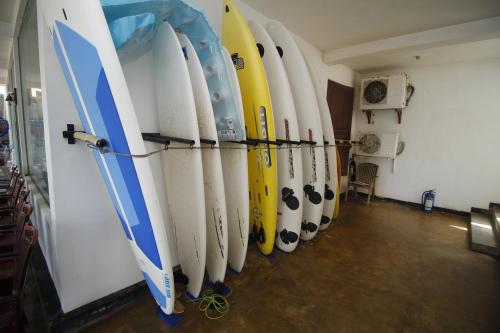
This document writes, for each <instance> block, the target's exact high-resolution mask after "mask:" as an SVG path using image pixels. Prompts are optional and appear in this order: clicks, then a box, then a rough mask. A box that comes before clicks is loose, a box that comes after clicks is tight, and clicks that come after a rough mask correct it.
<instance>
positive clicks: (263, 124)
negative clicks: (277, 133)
mask: <svg viewBox="0 0 500 333" xmlns="http://www.w3.org/2000/svg"><path fill="white" fill-rule="evenodd" d="M259 121H260V133H261V136H262V140H264V141H267V140H269V136H268V135H267V119H266V108H265V107H263V106H260V107H259ZM263 153H264V162H265V164H266V167H268V168H270V167H271V165H272V163H271V150H270V149H269V145H266V149H264V150H263Z"/></svg>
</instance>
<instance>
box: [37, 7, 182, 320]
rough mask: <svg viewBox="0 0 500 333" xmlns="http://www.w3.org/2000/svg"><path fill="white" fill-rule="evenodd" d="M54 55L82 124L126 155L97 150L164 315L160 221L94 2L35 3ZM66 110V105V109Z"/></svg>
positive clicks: (167, 265) (165, 276)
mask: <svg viewBox="0 0 500 333" xmlns="http://www.w3.org/2000/svg"><path fill="white" fill-rule="evenodd" d="M40 4H41V7H40V9H41V10H42V12H43V16H44V18H45V21H46V24H47V25H48V28H49V29H50V31H51V33H52V36H53V41H54V48H55V51H56V54H57V58H58V60H59V63H60V65H61V68H62V71H63V74H64V76H65V78H66V82H67V85H68V87H69V90H70V93H71V95H72V97H73V102H74V104H75V107H76V110H77V112H78V115H79V117H80V120H81V122H82V125H83V129H84V130H85V131H86V132H87V133H90V134H92V135H95V136H98V137H101V138H104V139H105V140H106V142H107V144H108V149H110V150H112V151H116V152H119V153H121V154H123V155H115V154H103V153H100V152H98V151H96V150H93V154H94V157H95V159H96V161H97V164H98V166H99V170H100V172H101V174H102V176H103V179H104V182H105V184H106V187H107V189H108V192H109V194H110V196H111V198H112V200H113V204H114V206H115V209H116V212H117V215H118V217H119V219H120V221H121V224H122V227H123V229H124V231H125V235H126V237H127V239H128V242H129V244H130V246H131V248H132V250H133V253H134V255H135V257H136V259H137V263H138V266H139V269H140V270H141V271H142V273H143V275H144V279H145V281H146V283H147V285H148V287H149V289H150V291H151V293H152V295H153V296H154V298H155V300H156V302H157V304H158V305H159V306H160V307H161V309H162V311H163V312H165V313H166V314H170V313H172V310H173V307H174V295H175V293H174V278H173V273H172V263H171V258H170V251H169V246H168V238H167V233H166V230H165V224H167V223H168V220H169V217H168V214H165V213H164V212H165V210H162V208H161V204H162V203H161V202H160V201H159V200H158V195H157V192H156V187H155V179H154V177H153V173H152V169H151V165H150V161H149V159H147V158H132V157H129V156H127V155H129V154H145V153H146V148H145V145H144V141H143V140H142V137H141V131H140V129H139V126H138V121H137V115H136V112H135V110H134V106H133V103H132V100H131V98H130V95H129V93H128V89H127V84H126V81H125V78H124V75H123V72H122V67H121V64H120V61H119V59H118V56H117V52H116V49H115V46H114V45H113V41H112V38H111V35H110V33H109V30H108V28H107V22H106V20H105V17H104V14H103V11H102V8H101V5H100V3H99V1H88V0H85V1H83V0H82V1H77V0H71V1H68V0H47V1H43V2H40ZM68 112H70V111H69V110H68Z"/></svg>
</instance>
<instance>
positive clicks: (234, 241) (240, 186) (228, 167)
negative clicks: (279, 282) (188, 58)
mask: <svg viewBox="0 0 500 333" xmlns="http://www.w3.org/2000/svg"><path fill="white" fill-rule="evenodd" d="M224 61H225V64H226V68H227V70H228V73H229V83H230V87H231V94H233V96H234V99H235V101H236V102H237V103H236V105H237V111H236V112H238V113H239V114H240V116H241V119H244V115H243V104H242V101H241V93H240V85H239V83H238V76H237V75H236V70H235V69H234V64H233V61H232V60H231V56H230V55H229V53H228V52H227V50H225V49H224ZM220 146H221V153H220V154H221V160H222V172H223V174H224V189H225V193H226V209H227V223H228V231H229V241H228V243H229V251H228V252H229V253H228V264H229V266H230V267H231V269H232V270H234V271H236V272H241V270H242V269H243V266H244V264H245V258H246V255H247V247H248V233H249V225H250V223H249V214H250V201H249V197H248V193H249V190H248V160H247V151H246V149H245V147H242V146H241V145H240V144H234V143H228V142H221V143H220Z"/></svg>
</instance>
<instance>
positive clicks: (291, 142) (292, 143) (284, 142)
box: [276, 139, 302, 145]
mask: <svg viewBox="0 0 500 333" xmlns="http://www.w3.org/2000/svg"><path fill="white" fill-rule="evenodd" d="M276 142H278V143H279V144H280V145H283V144H289V145H300V144H302V142H300V141H293V140H282V139H276Z"/></svg>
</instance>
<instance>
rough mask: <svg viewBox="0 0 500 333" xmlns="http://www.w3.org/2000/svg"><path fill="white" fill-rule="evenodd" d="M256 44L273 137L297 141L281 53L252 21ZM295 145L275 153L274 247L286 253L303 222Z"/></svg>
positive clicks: (299, 165) (299, 166)
mask: <svg viewBox="0 0 500 333" xmlns="http://www.w3.org/2000/svg"><path fill="white" fill-rule="evenodd" d="M248 26H249V27H250V30H251V31H252V34H253V36H254V38H255V41H256V42H257V46H258V48H259V50H260V55H261V57H262V63H263V65H264V69H265V71H266V77H267V83H268V84H269V92H270V94H271V101H272V107H273V117H274V126H275V131H276V138H277V139H281V140H287V141H295V142H299V141H300V135H299V126H298V122H297V115H296V114H295V104H294V102H293V96H292V91H291V89H290V84H289V83H288V77H287V75H286V71H285V67H284V66H283V62H282V61H281V58H280V54H279V52H278V50H277V48H276V45H274V42H273V40H272V39H271V37H269V35H268V33H267V32H266V30H265V29H264V28H263V27H262V26H261V25H259V24H258V23H256V22H254V21H250V22H249V23H248ZM297 147H298V145H297V144H296V143H283V145H282V146H280V149H278V152H277V157H278V159H277V163H278V221H277V228H276V229H277V234H276V241H275V243H276V246H277V247H278V248H279V249H280V250H282V251H285V252H292V251H293V250H295V248H296V247H297V244H298V241H299V236H300V228H301V222H302V201H303V194H302V187H303V179H302V156H301V152H300V149H297Z"/></svg>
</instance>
